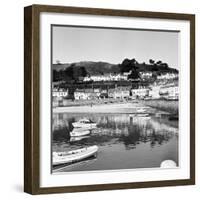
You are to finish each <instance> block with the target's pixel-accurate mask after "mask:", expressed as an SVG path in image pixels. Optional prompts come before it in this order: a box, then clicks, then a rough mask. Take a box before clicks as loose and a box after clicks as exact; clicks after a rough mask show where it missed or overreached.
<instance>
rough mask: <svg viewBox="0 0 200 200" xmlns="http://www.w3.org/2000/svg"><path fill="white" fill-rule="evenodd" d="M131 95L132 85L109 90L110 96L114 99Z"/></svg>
mask: <svg viewBox="0 0 200 200" xmlns="http://www.w3.org/2000/svg"><path fill="white" fill-rule="evenodd" d="M129 96H130V87H117V88H113V89H109V90H108V97H110V98H114V99H125V98H129Z"/></svg>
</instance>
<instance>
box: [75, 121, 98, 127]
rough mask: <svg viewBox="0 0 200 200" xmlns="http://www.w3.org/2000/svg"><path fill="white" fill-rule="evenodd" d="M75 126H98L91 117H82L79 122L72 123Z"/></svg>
mask: <svg viewBox="0 0 200 200" xmlns="http://www.w3.org/2000/svg"><path fill="white" fill-rule="evenodd" d="M72 125H73V127H74V128H88V129H92V128H95V127H96V126H97V124H96V123H95V122H93V121H92V120H89V119H80V120H79V121H78V122H74V123H72Z"/></svg>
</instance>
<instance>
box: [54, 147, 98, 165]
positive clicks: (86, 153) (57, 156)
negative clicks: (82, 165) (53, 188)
mask: <svg viewBox="0 0 200 200" xmlns="http://www.w3.org/2000/svg"><path fill="white" fill-rule="evenodd" d="M97 151H98V146H96V145H94V146H90V147H85V148H81V149H77V150H73V151H68V152H53V165H54V166H56V165H61V164H70V163H74V162H78V161H81V160H84V159H86V158H89V157H91V156H96V155H97Z"/></svg>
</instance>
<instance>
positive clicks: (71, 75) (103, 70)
mask: <svg viewBox="0 0 200 200" xmlns="http://www.w3.org/2000/svg"><path fill="white" fill-rule="evenodd" d="M52 68H53V79H54V81H57V80H69V81H71V80H79V79H80V77H85V76H87V75H90V76H91V75H104V74H108V73H123V72H129V71H132V72H133V73H136V74H138V72H141V71H152V72H156V73H161V72H174V73H178V70H176V69H173V68H170V67H169V66H168V64H167V63H162V62H161V61H157V62H155V61H153V60H150V63H149V64H146V63H138V62H137V61H136V60H135V59H127V58H126V59H124V60H123V62H122V63H121V64H111V63H107V62H92V61H83V62H77V63H71V64H69V63H65V64H53V67H52Z"/></svg>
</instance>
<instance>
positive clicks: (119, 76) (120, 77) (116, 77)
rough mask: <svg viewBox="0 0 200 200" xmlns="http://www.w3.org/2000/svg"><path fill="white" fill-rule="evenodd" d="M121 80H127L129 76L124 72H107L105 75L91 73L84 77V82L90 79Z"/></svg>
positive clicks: (95, 80)
mask: <svg viewBox="0 0 200 200" xmlns="http://www.w3.org/2000/svg"><path fill="white" fill-rule="evenodd" d="M120 80H127V76H126V75H123V74H105V75H91V76H86V77H84V79H83V81H84V82H89V81H94V82H98V81H120Z"/></svg>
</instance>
